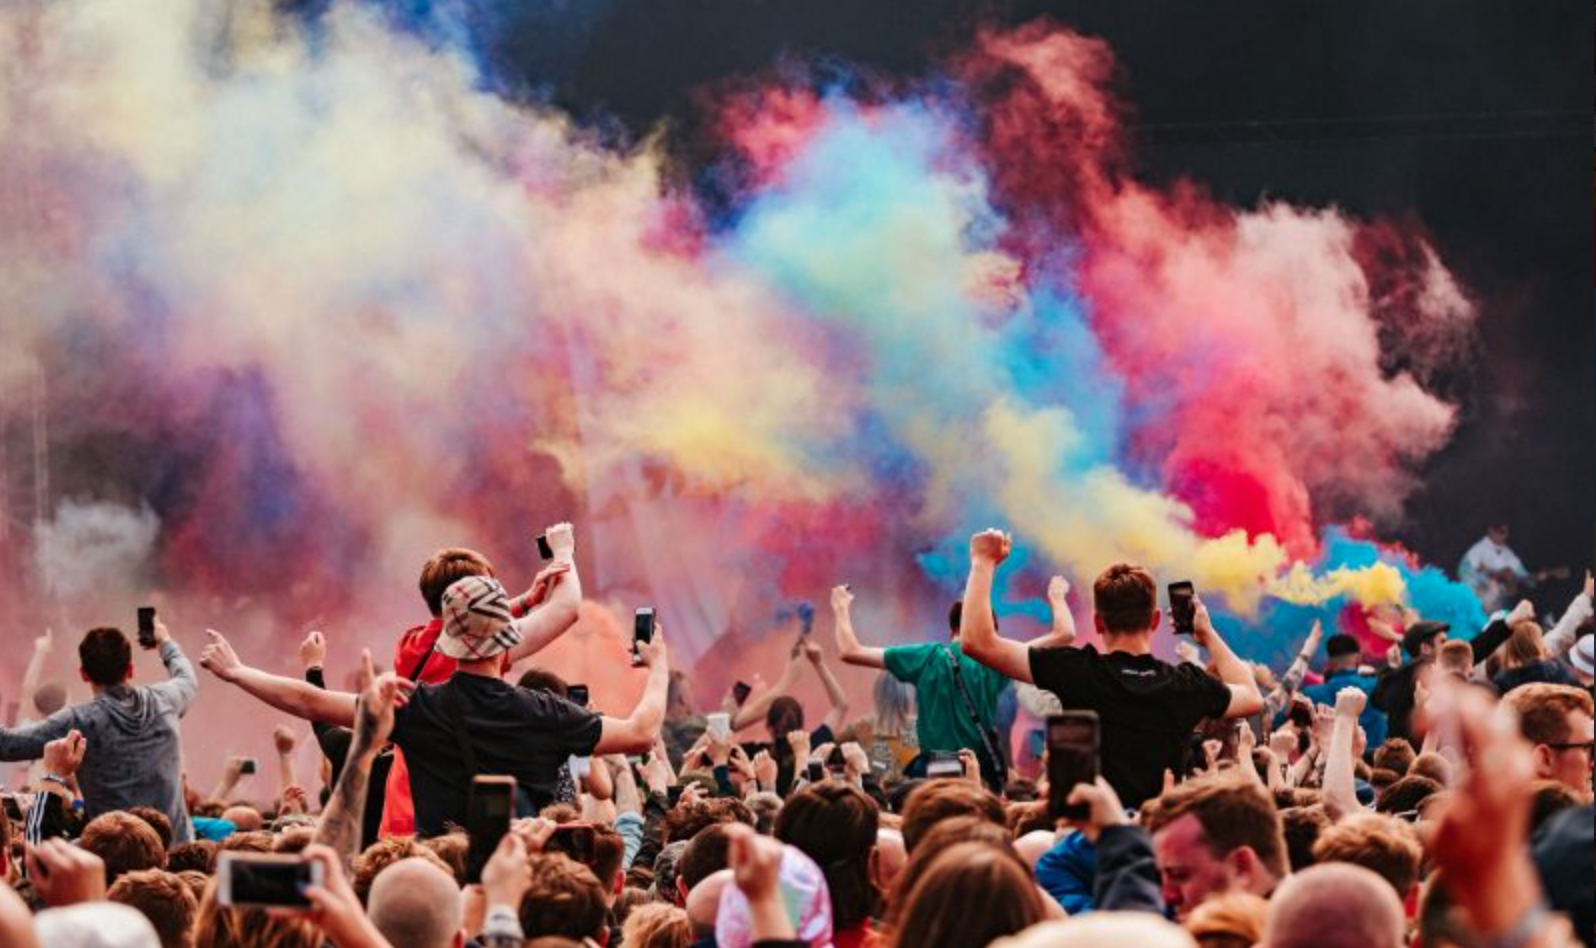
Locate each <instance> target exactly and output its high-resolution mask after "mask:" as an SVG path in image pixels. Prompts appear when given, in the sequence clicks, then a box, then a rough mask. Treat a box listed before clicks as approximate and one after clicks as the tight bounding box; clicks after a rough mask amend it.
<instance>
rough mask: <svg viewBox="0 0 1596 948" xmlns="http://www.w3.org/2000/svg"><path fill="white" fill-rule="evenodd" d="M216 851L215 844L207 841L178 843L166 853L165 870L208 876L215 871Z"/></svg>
mask: <svg viewBox="0 0 1596 948" xmlns="http://www.w3.org/2000/svg"><path fill="white" fill-rule="evenodd" d="M216 849H217V846H216V843H215V842H213V841H212V840H208V839H196V840H194V841H193V842H192V843H178V844H177V845H176V846H173V847H172V848H171V849H169V850H167V852H166V868H167V869H168V870H170V871H172V872H186V871H188V870H191V869H192V870H194V871H196V872H203V873H205V874H206V875H210V874H211V873H213V872H215V871H216Z"/></svg>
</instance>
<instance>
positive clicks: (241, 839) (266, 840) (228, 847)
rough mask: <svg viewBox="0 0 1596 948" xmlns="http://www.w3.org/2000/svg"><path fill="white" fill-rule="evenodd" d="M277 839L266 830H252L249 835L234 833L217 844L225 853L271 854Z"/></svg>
mask: <svg viewBox="0 0 1596 948" xmlns="http://www.w3.org/2000/svg"><path fill="white" fill-rule="evenodd" d="M276 842H277V838H276V837H275V836H273V835H272V834H271V833H270V832H268V831H266V830H250V831H249V832H247V833H234V834H233V835H231V836H229V837H227V838H226V839H224V840H222V841H221V842H220V843H218V844H217V848H218V849H219V851H221V852H224V853H269V852H271V851H272V845H273V844H274V843H276Z"/></svg>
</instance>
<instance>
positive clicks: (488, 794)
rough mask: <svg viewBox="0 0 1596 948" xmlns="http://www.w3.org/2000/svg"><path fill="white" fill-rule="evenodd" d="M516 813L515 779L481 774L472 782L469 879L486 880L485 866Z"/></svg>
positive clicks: (468, 812) (468, 809)
mask: <svg viewBox="0 0 1596 948" xmlns="http://www.w3.org/2000/svg"><path fill="white" fill-rule="evenodd" d="M514 815H515V778H514V777H478V778H476V779H475V780H473V781H471V799H470V802H469V803H468V804H467V807H466V834H467V836H468V837H469V838H470V841H471V842H470V848H469V849H468V850H467V852H466V879H467V881H469V882H481V881H482V867H483V866H485V865H487V864H488V860H489V859H491V858H493V851H494V850H495V849H497V848H499V840H501V839H503V838H504V834H505V833H508V832H509V831H510V818H511V817H512V816H514Z"/></svg>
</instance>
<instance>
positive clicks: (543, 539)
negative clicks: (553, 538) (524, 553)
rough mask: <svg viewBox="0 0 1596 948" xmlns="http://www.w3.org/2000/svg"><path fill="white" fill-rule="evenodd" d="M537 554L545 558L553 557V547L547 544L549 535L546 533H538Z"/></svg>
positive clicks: (550, 558)
mask: <svg viewBox="0 0 1596 948" xmlns="http://www.w3.org/2000/svg"><path fill="white" fill-rule="evenodd" d="M538 555H539V556H541V557H543V558H544V559H546V560H552V559H554V547H552V546H549V535H548V534H547V533H540V534H538Z"/></svg>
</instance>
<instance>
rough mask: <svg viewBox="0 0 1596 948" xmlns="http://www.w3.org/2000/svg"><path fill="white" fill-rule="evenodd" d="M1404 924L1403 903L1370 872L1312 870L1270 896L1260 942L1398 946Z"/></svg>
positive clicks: (1300, 946) (1305, 947) (1292, 946)
mask: <svg viewBox="0 0 1596 948" xmlns="http://www.w3.org/2000/svg"><path fill="white" fill-rule="evenodd" d="M1403 921H1404V918H1403V912H1402V901H1401V899H1399V898H1398V897H1397V896H1396V895H1394V894H1393V893H1392V892H1391V887H1390V886H1388V885H1385V884H1383V883H1382V882H1381V881H1380V879H1379V877H1378V876H1376V875H1375V874H1374V873H1372V872H1370V871H1369V870H1367V869H1363V868H1360V867H1358V866H1351V865H1346V864H1330V865H1323V866H1310V867H1308V868H1307V869H1305V870H1303V871H1302V872H1300V873H1296V874H1294V875H1292V876H1289V877H1287V878H1286V879H1285V880H1284V881H1283V882H1281V883H1280V887H1279V888H1277V889H1275V891H1274V894H1273V895H1271V896H1270V897H1269V919H1268V922H1267V924H1266V926H1265V931H1264V939H1265V942H1266V943H1267V944H1268V945H1269V946H1270V948H1402V946H1403V945H1404V944H1405V943H1406V939H1405V938H1404V932H1403ZM1425 944H1430V942H1429V941H1428V940H1426V941H1425Z"/></svg>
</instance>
